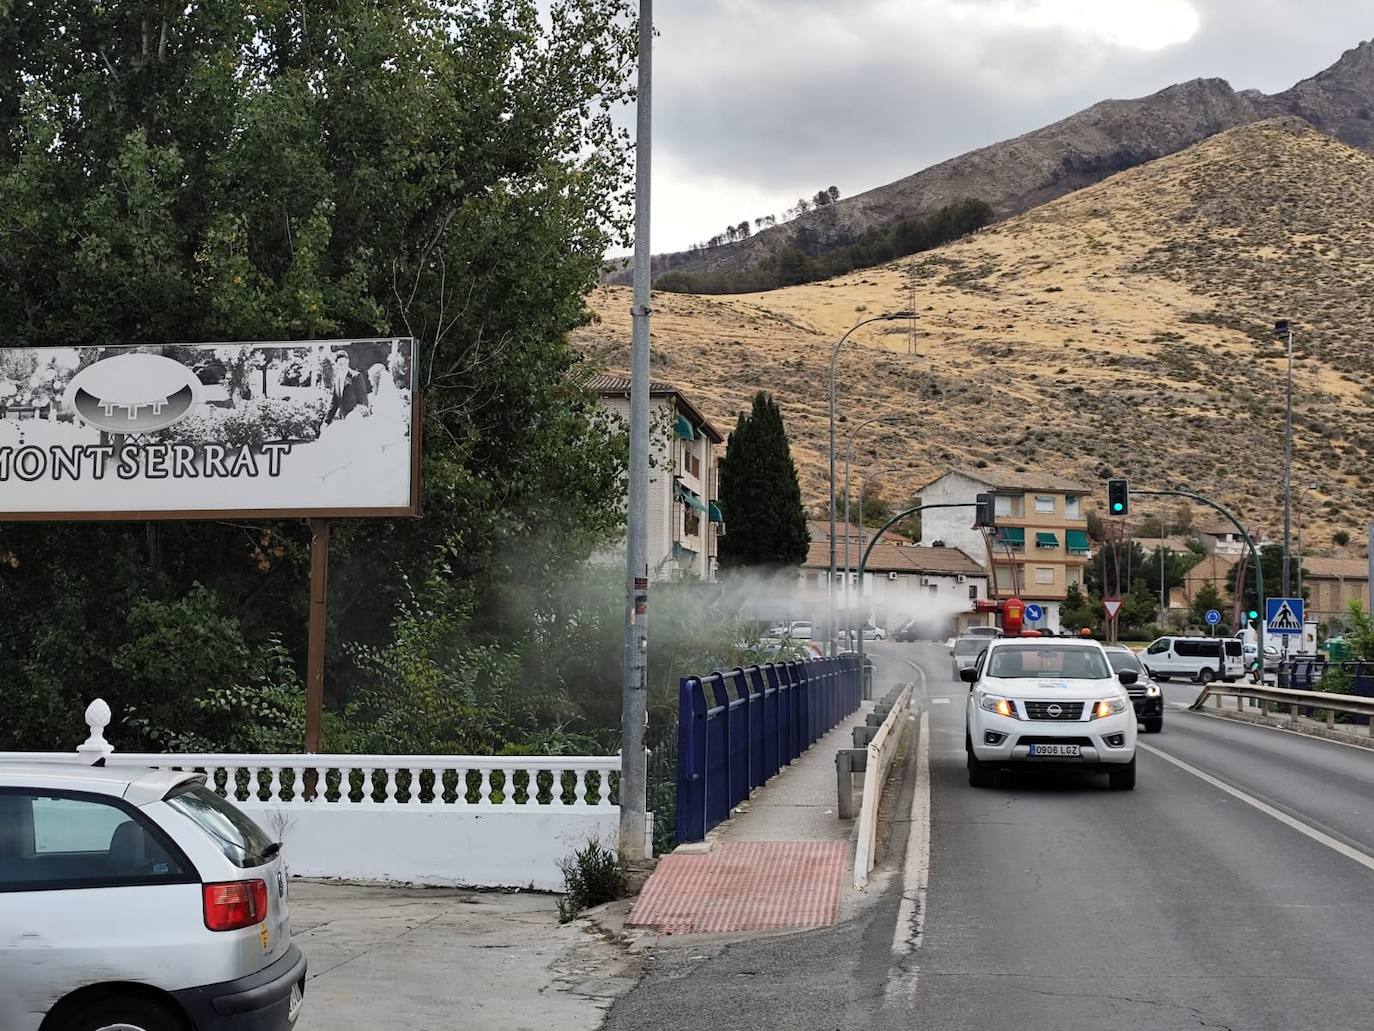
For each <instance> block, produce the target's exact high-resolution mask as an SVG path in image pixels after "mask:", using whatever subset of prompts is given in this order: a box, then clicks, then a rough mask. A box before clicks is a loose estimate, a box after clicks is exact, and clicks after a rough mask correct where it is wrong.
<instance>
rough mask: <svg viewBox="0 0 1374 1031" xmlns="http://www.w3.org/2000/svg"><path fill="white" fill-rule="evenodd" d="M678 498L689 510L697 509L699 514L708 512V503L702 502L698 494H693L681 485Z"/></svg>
mask: <svg viewBox="0 0 1374 1031" xmlns="http://www.w3.org/2000/svg"><path fill="white" fill-rule="evenodd" d="M677 496H678V498H679V499H680V500H681V501H682V503H683V504H684V505H687V506H688V507H689V508H695V509H696V510H697V511H698V512H705V511H706V510H707V509H706V502H704V501H702V500H701V498H699V497H697V496H696V494H694V493H692V491H690V490H688V489H687V488H686V487H684V486H683V485H682V484H680V483H679V484H678V485H677Z"/></svg>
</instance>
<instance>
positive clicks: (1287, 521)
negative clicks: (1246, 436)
mask: <svg viewBox="0 0 1374 1031" xmlns="http://www.w3.org/2000/svg"><path fill="white" fill-rule="evenodd" d="M1274 335H1275V336H1276V337H1278V338H1279V339H1280V340H1282V339H1284V338H1285V337H1286V338H1287V340H1288V393H1287V402H1286V404H1285V414H1284V422H1283V578H1282V579H1283V588H1282V589H1283V596H1284V597H1285V598H1287V597H1289V593H1288V588H1289V586H1290V585H1289V576H1290V573H1289V570H1290V567H1291V565H1292V560H1291V559H1290V558H1289V542H1290V539H1291V538H1290V534H1291V532H1292V522H1293V325H1292V323H1290V322H1289V321H1288V320H1287V319H1279V320H1278V321H1277V322H1275V323H1274ZM1259 605H1260V607H1261V609H1263V607H1264V599H1263V598H1261V599H1260V600H1259ZM1284 643H1285V645H1286V644H1287V638H1286V637H1285V639H1284Z"/></svg>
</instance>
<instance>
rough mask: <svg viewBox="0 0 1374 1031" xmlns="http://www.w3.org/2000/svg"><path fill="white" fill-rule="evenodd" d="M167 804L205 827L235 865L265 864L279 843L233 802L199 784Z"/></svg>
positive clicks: (185, 790) (199, 825)
mask: <svg viewBox="0 0 1374 1031" xmlns="http://www.w3.org/2000/svg"><path fill="white" fill-rule="evenodd" d="M167 804H168V805H169V806H171V807H172V808H173V809H175V810H176V811H177V812H179V813H181V814H182V815H183V816H186V817H188V818H189V819H190V820H191V821H192V822H193V823H194V824H195V825H196V826H197V827H199V828H200V829H201V830H203V831H204V832H205V833H206V834H207V835H209V836H210V839H211V840H212V841H213V842H214V843H215V845H216V846H218V848H219V850H220V851H221V852H223V853H224V857H225V858H226V859H228V860H229V862H231V863H233V864H234V865H235V866H238V867H243V868H245V869H247V868H248V867H253V866H262V865H263V864H264V863H266V862H267V861H268V860H269V859H271V858H272V855H273V854H274V853H275V851H276V848H277V846H276V844H275V843H274V842H273V841H272V839H271V838H269V837H268V836H267V834H266V833H265V832H264V831H263V829H262V828H261V827H259V826H258V825H257V824H256V823H254V822H253V821H252V820H250V819H249V818H248V817H247V816H245V815H244V814H243V813H242V812H240V811H239V809H238V808H237V807H236V806H235V805H234V804H233V803H232V802H226V801H225V800H224V799H222V798H220V797H219V795H217V794H215V793H214V792H213V791H211V790H209V789H208V788H206V787H203V786H201V785H199V784H195V785H192V786H190V787H187V788H183V789H182V790H180V791H178V792H177V793H176V794H174V795H171V796H169V797H168V799H167Z"/></svg>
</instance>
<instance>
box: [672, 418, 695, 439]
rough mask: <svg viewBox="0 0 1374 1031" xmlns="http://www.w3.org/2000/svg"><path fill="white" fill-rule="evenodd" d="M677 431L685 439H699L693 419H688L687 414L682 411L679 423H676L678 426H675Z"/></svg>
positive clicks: (678, 419)
mask: <svg viewBox="0 0 1374 1031" xmlns="http://www.w3.org/2000/svg"><path fill="white" fill-rule="evenodd" d="M675 432H676V433H677V435H678V436H679V437H681V438H682V439H683V440H696V439H697V434H696V431H695V430H694V429H692V423H691V420H690V419H688V418H687V416H685V415H683V414H682V413H681V412H679V413H678V417H677V424H676V427H675Z"/></svg>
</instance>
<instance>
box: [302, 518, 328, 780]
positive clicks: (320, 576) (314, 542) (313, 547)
mask: <svg viewBox="0 0 1374 1031" xmlns="http://www.w3.org/2000/svg"><path fill="white" fill-rule="evenodd" d="M329 526H330V523H329V520H328V519H312V520H310V626H309V634H308V640H309V643H308V645H307V653H306V660H305V669H306V676H305V750H306V751H307V752H311V753H314V752H318V751H319V750H320V737H321V729H322V726H323V723H324V617H325V598H326V596H327V595H328V591H329Z"/></svg>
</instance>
